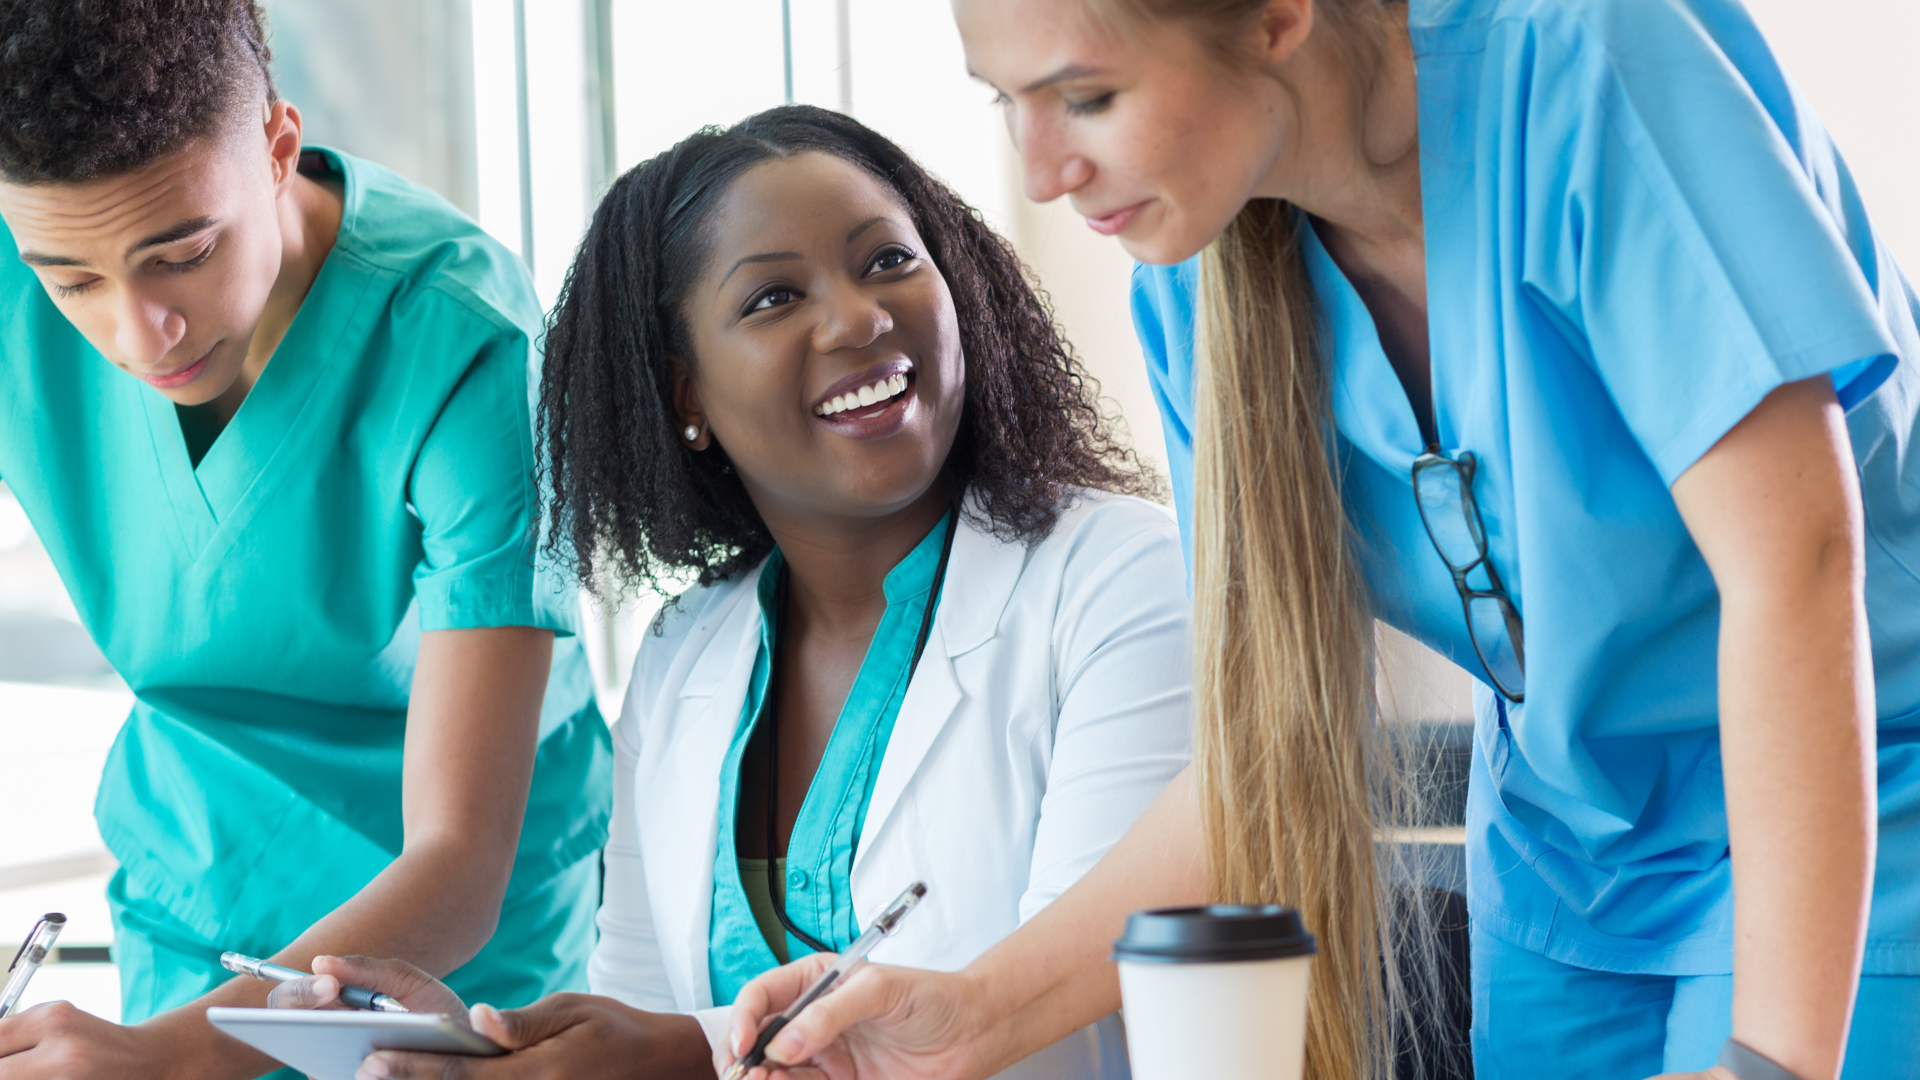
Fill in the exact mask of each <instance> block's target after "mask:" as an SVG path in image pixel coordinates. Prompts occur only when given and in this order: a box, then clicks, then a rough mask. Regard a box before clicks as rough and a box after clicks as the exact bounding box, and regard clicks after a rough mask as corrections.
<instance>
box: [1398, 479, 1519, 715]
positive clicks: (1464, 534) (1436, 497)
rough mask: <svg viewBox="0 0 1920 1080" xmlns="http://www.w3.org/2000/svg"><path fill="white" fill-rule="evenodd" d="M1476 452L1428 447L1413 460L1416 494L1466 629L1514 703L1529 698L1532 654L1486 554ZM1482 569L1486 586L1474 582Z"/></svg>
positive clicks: (1482, 661)
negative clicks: (1454, 452)
mask: <svg viewBox="0 0 1920 1080" xmlns="http://www.w3.org/2000/svg"><path fill="white" fill-rule="evenodd" d="M1473 469H1474V458H1473V454H1472V453H1471V452H1470V451H1465V450H1463V451H1461V452H1460V455H1459V456H1458V457H1447V456H1446V455H1444V454H1441V453H1437V452H1434V451H1428V452H1427V453H1424V454H1421V455H1420V456H1419V457H1418V458H1416V459H1414V462H1413V496H1414V499H1415V500H1416V501H1417V502H1418V503H1419V505H1420V521H1421V523H1422V524H1424V525H1425V526H1426V527H1427V539H1429V540H1431V541H1433V547H1434V550H1435V551H1438V552H1439V553H1440V559H1441V561H1442V562H1445V563H1446V564H1447V570H1448V572H1450V573H1451V574H1452V575H1453V588H1454V591H1456V592H1458V593H1459V594H1460V606H1461V608H1462V609H1463V610H1464V613H1465V615H1466V618H1467V635H1468V637H1470V638H1471V639H1472V641H1473V651H1474V652H1475V653H1477V654H1479V656H1480V666H1481V667H1482V668H1485V669H1486V672H1487V676H1488V677H1489V678H1491V679H1492V680H1493V688H1494V689H1495V690H1497V691H1499V692H1500V696H1502V697H1504V698H1506V699H1507V700H1508V701H1511V702H1513V703H1514V704H1516V705H1517V704H1519V703H1521V702H1523V701H1525V700H1526V698H1527V656H1526V647H1525V644H1524V639H1525V635H1524V633H1523V631H1522V627H1521V624H1520V611H1519V609H1517V608H1515V607H1514V606H1513V600H1512V599H1511V598H1510V597H1508V595H1507V589H1506V586H1505V585H1502V584H1501V583H1500V572H1499V571H1497V570H1495V569H1494V568H1493V563H1492V561H1491V560H1489V559H1488V558H1487V530H1486V526H1485V525H1484V524H1483V523H1482V522H1481V520H1480V504H1479V503H1476V502H1474V500H1473ZM1475 571H1479V573H1480V576H1481V578H1482V580H1483V582H1484V585H1485V587H1484V588H1482V587H1480V586H1478V585H1476V584H1475V583H1474V581H1473V580H1472V576H1471V575H1473V574H1474V572H1475Z"/></svg>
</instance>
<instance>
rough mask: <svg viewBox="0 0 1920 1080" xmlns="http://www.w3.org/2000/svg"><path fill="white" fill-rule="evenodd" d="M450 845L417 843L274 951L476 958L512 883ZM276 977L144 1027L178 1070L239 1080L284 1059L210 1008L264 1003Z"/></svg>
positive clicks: (294, 955) (421, 962) (282, 955)
mask: <svg viewBox="0 0 1920 1080" xmlns="http://www.w3.org/2000/svg"><path fill="white" fill-rule="evenodd" d="M497 862H501V860H500V859H498V858H482V857H477V856H476V854H475V853H473V852H463V851H461V850H458V849H456V848H452V847H439V846H435V845H420V846H418V847H416V848H413V849H411V850H408V851H406V852H404V853H402V854H401V855H400V857H399V858H397V859H395V860H394V861H393V862H392V863H391V864H389V865H388V867H387V868H386V869H385V870H384V871H382V872H381V873H380V874H379V876H377V877H375V878H374V879H373V880H372V881H371V882H369V883H368V884H367V886H366V887H365V888H364V889H362V890H361V891H360V892H359V893H358V894H356V895H355V896H354V897H353V898H352V899H350V900H348V901H347V902H346V903H344V904H342V905H341V906H340V907H338V908H336V909H335V910H334V911H333V912H332V913H330V914H328V915H327V916H326V917H325V918H323V919H321V920H320V921H319V922H317V923H315V924H314V925H313V926H312V927H310V928H309V929H308V930H307V932H306V933H304V934H301V935H300V936H299V937H298V938H297V939H295V940H294V942H293V943H292V944H290V945H288V946H287V947H286V948H284V949H282V950H280V951H279V952H277V953H275V954H274V955H273V956H272V957H271V958H270V959H272V960H273V961H274V962H275V963H277V964H282V965H285V966H287V967H291V968H297V969H299V970H302V971H306V970H311V966H312V963H313V958H314V957H315V956H319V955H347V954H362V955H367V956H381V957H398V958H401V959H405V960H408V961H410V962H412V963H413V964H415V965H416V966H418V967H420V968H423V969H425V970H427V971H429V972H431V973H432V974H433V975H435V976H436V977H437V976H443V975H445V974H446V973H447V972H449V971H452V970H453V969H455V968H457V967H459V966H460V965H462V964H464V963H466V962H467V961H468V960H470V959H472V958H473V956H474V954H475V953H477V952H479V950H480V947H481V946H482V945H484V944H485V943H486V941H487V939H488V938H489V937H491V936H492V934H493V928H494V924H495V922H496V921H497V920H498V916H499V910H500V901H501V898H502V896H503V895H504V893H505V890H506V881H507V872H506V871H507V869H508V868H509V867H510V863H511V854H508V855H507V856H506V863H505V864H503V865H501V866H498V867H496V866H494V865H493V864H494V863H497ZM272 989H273V984H272V983H268V982H263V981H261V980H259V979H252V978H246V977H236V978H233V979H231V980H229V981H227V982H226V983H223V984H221V985H220V986H219V987H217V988H216V989H214V990H213V991H212V992H210V993H208V994H205V995H203V996H201V997H200V998H197V999H195V1000H194V1001H193V1002H191V1003H190V1004H188V1005H185V1006H182V1007H181V1008H178V1009H174V1010H172V1011H170V1012H166V1013H162V1014H160V1015H159V1016H156V1017H154V1018H153V1019H151V1020H149V1021H147V1022H146V1023H145V1024H144V1025H142V1026H143V1027H145V1028H147V1029H148V1030H150V1031H151V1032H152V1033H153V1034H155V1035H156V1036H159V1037H162V1038H164V1039H165V1040H166V1041H167V1043H168V1044H169V1045H170V1046H173V1047H175V1048H176V1049H175V1051H174V1055H175V1056H174V1057H173V1060H174V1061H175V1062H177V1063H178V1064H179V1066H180V1068H179V1070H178V1075H181V1076H191V1077H194V1078H195V1080H241V1078H243V1077H252V1076H258V1075H260V1074H261V1073H263V1072H266V1071H268V1070H270V1069H273V1068H276V1067H277V1063H275V1062H274V1061H273V1060H272V1059H270V1058H268V1057H266V1056H265V1055H264V1054H261V1053H259V1052H257V1051H255V1050H253V1049H252V1048H250V1047H248V1046H246V1045H245V1044H244V1043H241V1042H239V1041H237V1040H235V1039H230V1038H228V1037H227V1036H225V1035H222V1034H221V1033H220V1032H219V1031H218V1030H217V1029H216V1028H214V1027H213V1025H212V1024H209V1023H208V1022H207V1020H206V1010H207V1008H208V1007H209V1006H216V1005H218V1006H229V1007H240V1008H264V1007H266V1004H267V994H268V992H269V991H271V990H272Z"/></svg>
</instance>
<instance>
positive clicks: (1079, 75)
mask: <svg viewBox="0 0 1920 1080" xmlns="http://www.w3.org/2000/svg"><path fill="white" fill-rule="evenodd" d="M1098 74H1100V69H1099V68H1090V67H1087V66H1085V65H1083V64H1068V65H1067V66H1066V67H1063V68H1061V69H1060V70H1059V71H1056V72H1054V73H1053V74H1051V75H1048V76H1047V77H1045V78H1043V79H1039V80H1036V81H1034V82H1030V83H1028V84H1027V85H1025V86H1023V87H1021V88H1020V92H1021V93H1023V94H1031V93H1033V92H1034V91H1036V90H1044V89H1046V88H1047V87H1049V86H1052V85H1053V84H1054V83H1058V82H1066V81H1067V80H1069V79H1084V78H1086V77H1087V76H1089V75H1098Z"/></svg>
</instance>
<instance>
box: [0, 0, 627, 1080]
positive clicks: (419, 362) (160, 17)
mask: <svg viewBox="0 0 1920 1080" xmlns="http://www.w3.org/2000/svg"><path fill="white" fill-rule="evenodd" d="M264 41H265V29H264V24H263V21H262V16H261V14H260V11H259V9H258V8H257V7H256V6H255V5H254V4H253V3H251V2H250V0H219V2H209V0H195V2H193V3H186V2H180V0H168V2H158V3H156V2H152V0H140V2H132V0H97V2H91V3H87V4H74V3H69V2H66V0H0V216H4V219H5V226H4V228H0V479H4V481H5V482H6V484H7V486H8V488H9V489H10V490H11V491H12V492H13V493H14V494H15V495H16V496H17V497H18V498H19V500H20V504H21V506H23V507H24V508H25V509H26V512H27V515H28V517H29V518H30V519H31V520H32V522H33V524H34V527H35V528H36V530H37V531H38V532H39V535H40V536H41V538H42V539H43V540H44V541H45V543H46V546H47V549H48V553H49V554H50V555H51V556H52V559H53V562H54V565H55V566H56V567H57V568H58V570H59V572H60V575H61V578H62V581H63V582H64V583H65V585H66V587H67V590H68V592H69V593H70V594H71V595H72V597H73V601H74V606H75V608H76V609H77V611H78V612H79V616H80V619H81V621H82V622H83V623H84V624H85V626H86V628H87V630H88V632H89V633H90V634H91V635H92V637H93V639H94V641H95V642H97V643H98V644H99V646H100V649H101V651H102V652H103V653H104V654H105V655H106V656H107V658H108V659H109V660H110V661H111V662H112V663H113V665H114V668H115V670H116V671H117V672H118V673H119V674H120V676H121V677H122V678H123V679H125V681H126V683H127V685H128V687H129V688H130V689H131V690H132V691H133V694H134V706H133V710H132V713H131V715H130V716H129V717H128V718H127V720H126V722H125V724H124V725H123V726H122V728H121V730H120V733H119V736H118V738H117V739H116V741H115V744H114V747H113V749H112V751H111V753H110V754H109V755H108V759H107V762H106V768H105V771H104V773H103V775H102V777H101V782H100V788H99V798H98V801H97V803H96V806H95V818H96V819H97V821H98V823H99V826H100V833H101V836H102V839H103V840H104V841H105V843H106V845H107V847H108V849H109V850H110V851H111V852H112V854H113V856H114V859H115V861H116V862H117V864H118V868H117V870H116V872H115V874H114V875H113V878H112V881H111V883H110V884H109V886H108V894H107V900H108V902H109V904H110V906H111V909H112V913H113V919H114V927H115V938H114V942H113V949H114V962H115V965H116V966H117V968H118V970H119V976H120V987H121V992H122V1011H121V1019H122V1021H124V1022H123V1023H121V1024H111V1023H108V1022H107V1021H105V1020H103V1019H100V1018H98V1017H94V1016H89V1015H86V1014H84V1013H79V1012H77V1011H75V1010H73V1009H71V1008H69V1007H66V1006H57V1005H49V1006H46V1007H43V1008H40V1009H35V1010H31V1011H29V1012H25V1013H20V1014H17V1015H13V1016H8V1017H6V1018H5V1019H4V1020H0V1078H4V1080H40V1078H49V1080H50V1078H53V1077H63V1078H74V1077H111V1078H119V1077H128V1076H185V1077H203V1078H208V1080H214V1078H232V1080H238V1078H240V1077H246V1076H257V1075H259V1074H261V1073H263V1072H266V1071H268V1070H270V1069H273V1068H274V1067H275V1063H274V1062H273V1061H272V1060H271V1059H269V1058H268V1057H266V1056H265V1055H263V1054H261V1053H259V1052H258V1051H255V1050H253V1049H252V1048H250V1047H248V1046H246V1045H245V1044H243V1043H241V1042H239V1041H237V1040H235V1039H232V1038H229V1037H227V1036H225V1035H222V1034H221V1033H220V1032H219V1031H217V1030H215V1029H214V1028H213V1027H212V1026H211V1025H209V1024H208V1023H207V1021H206V1018H205V1012H206V1007H207V1006H210V1005H228V1006H250V1005H260V1004H262V1003H264V1001H265V999H266V997H267V993H268V991H269V990H270V989H271V985H270V984H268V983H264V982H261V981H259V980H256V979H251V978H244V977H237V976H235V975H234V974H233V973H231V972H228V971H226V970H224V969H223V968H222V967H221V964H220V954H221V952H222V951H223V950H234V951H237V952H242V953H246V954H249V955H253V956H262V957H273V958H274V959H276V960H277V961H278V962H279V963H282V964H285V965H288V966H295V967H301V966H304V965H306V963H307V962H308V961H309V960H310V958H311V957H313V956H314V955H315V954H317V953H322V952H335V953H337V952H354V951H380V952H386V953H394V954H398V955H407V956H409V957H411V958H412V959H414V960H415V961H416V962H418V963H419V964H421V966H423V967H425V968H427V969H429V970H433V971H435V972H436V973H437V974H442V975H446V976H447V978H448V980H449V981H450V982H451V983H453V984H454V985H457V986H462V987H464V988H465V992H467V993H473V994H476V995H484V996H486V997H487V998H489V999H490V1000H500V1001H502V1002H508V1001H511V1002H516V1003H524V1002H528V1001H532V1000H533V999H535V998H537V997H540V996H541V995H542V994H545V993H547V992H549V991H553V990H561V989H568V988H583V987H584V985H585V973H586V972H585V969H586V962H587V957H588V953H589V951H590V950H591V948H592V944H593V926H592V915H591V909H590V907H589V906H588V904H587V903H586V902H590V901H591V899H592V898H593V897H594V896H595V895H597V892H598V886H599V877H600V875H599V860H598V859H597V858H596V855H597V853H598V850H599V848H600V847H601V845H602V844H603V843H604V840H605V837H606V831H607V818H608V814H609V808H610V803H611V779H612V777H611V770H610V768H609V766H610V764H611V753H610V749H611V747H610V740H609V737H608V732H607V728H606V725H605V723H604V722H603V721H602V720H601V718H600V715H599V712H598V710H597V708H596V707H595V705H594V698H593V689H592V684H591V680H590V678H589V675H588V671H587V667H586V660H585V656H584V654H583V651H582V649H581V648H580V646H579V643H578V641H577V639H575V638H574V637H573V630H574V627H575V624H576V620H577V614H576V613H577V611H578V603H577V595H578V594H577V593H576V592H574V591H573V590H570V589H567V588H564V587H562V583H561V582H559V581H558V580H556V579H555V578H554V577H552V576H551V575H549V574H548V573H547V572H546V571H545V570H544V569H543V567H542V566H541V565H540V564H538V563H537V562H536V560H535V559H534V558H533V543H532V536H531V528H532V523H533V521H534V518H535V516H536V512H537V506H538V499H537V497H536V492H537V488H536V485H535V481H534V478H533V469H532V460H533V447H532V430H531V428H532V425H531V415H530V414H531V409H530V402H529V384H528V380H529V376H530V374H531V370H530V363H531V361H532V359H533V356H534V353H533V348H532V344H533V341H534V340H535V337H536V334H537V332H538V329H539V325H540V310H539V305H538V303H537V302H536V300H535V298H534V294H533V289H532V286H531V282H530V281H529V280H528V277H527V273H526V270H525V268H524V267H523V266H521V265H520V263H519V261H518V260H516V259H515V258H514V257H513V256H512V255H511V254H510V253H508V252H507V251H506V250H505V249H503V248H501V247H500V246H499V245H498V244H496V243H494V242H493V241H492V240H491V239H489V238H488V237H487V236H486V235H485V234H484V233H483V232H481V231H480V229H479V228H478V227H477V226H475V225H474V224H473V223H472V222H471V221H469V220H467V219H466V218H464V217H462V216H461V215H460V214H459V212H458V211H456V210H455V209H454V208H453V207H451V206H449V205H448V204H447V203H446V202H445V201H444V200H442V199H440V198H439V197H437V196H435V195H433V194H432V193H431V192H428V191H426V190H424V189H422V188H420V187H418V186H417V185H414V184H411V183H408V182H407V181H405V180H403V179H402V178H400V177H399V176H396V175H394V174H393V173H391V172H389V171H387V170H385V169H382V168H380V167H379V166H377V165H374V164H372V163H370V162H366V161H360V160H357V159H355V158H353V157H351V156H349V155H346V154H341V153H337V152H334V151H330V150H325V149H321V148H314V147H303V146H302V145H301V140H300V134H301V125H300V114H299V111H298V109H296V108H295V107H293V106H292V105H291V104H289V103H287V102H285V101H281V100H278V99H277V98H276V96H275V93H274V89H273V83H272V77H271V71H270V69H269V67H268V56H267V53H266V49H265V45H264ZM49 719H50V721H54V720H55V719H56V718H49ZM48 737H49V738H52V739H56V740H57V739H58V737H59V732H58V730H57V723H54V724H53V726H50V727H49V730H48Z"/></svg>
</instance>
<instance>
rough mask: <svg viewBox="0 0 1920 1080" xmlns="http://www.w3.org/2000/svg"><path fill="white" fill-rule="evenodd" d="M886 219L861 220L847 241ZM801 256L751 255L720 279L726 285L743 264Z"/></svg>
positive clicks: (780, 253) (786, 253) (783, 253)
mask: <svg viewBox="0 0 1920 1080" xmlns="http://www.w3.org/2000/svg"><path fill="white" fill-rule="evenodd" d="M886 220H887V216H886V215H885V214H882V215H880V216H879V217H871V218H868V219H867V220H865V221H863V222H861V223H860V224H858V225H855V226H854V227H853V231H852V232H850V233H848V234H847V243H849V244H851V243H853V241H854V240H855V239H856V238H857V237H858V236H859V235H860V234H861V233H863V232H866V231H867V230H868V229H871V228H873V227H874V226H875V225H878V224H880V223H881V222H883V221H886ZM801 258H805V256H803V255H801V254H800V253H799V252H797V251H769V252H766V253H765V254H762V255H749V256H747V257H746V258H744V259H741V260H740V261H739V262H737V263H734V264H733V267H732V268H731V269H729V270H728V271H727V276H726V277H723V278H721V279H720V284H722V285H725V284H726V283H727V278H730V277H732V276H733V272H734V271H735V270H738V269H740V268H741V267H742V266H745V265H747V264H748V263H770V262H791V261H793V260H794V259H801Z"/></svg>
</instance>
